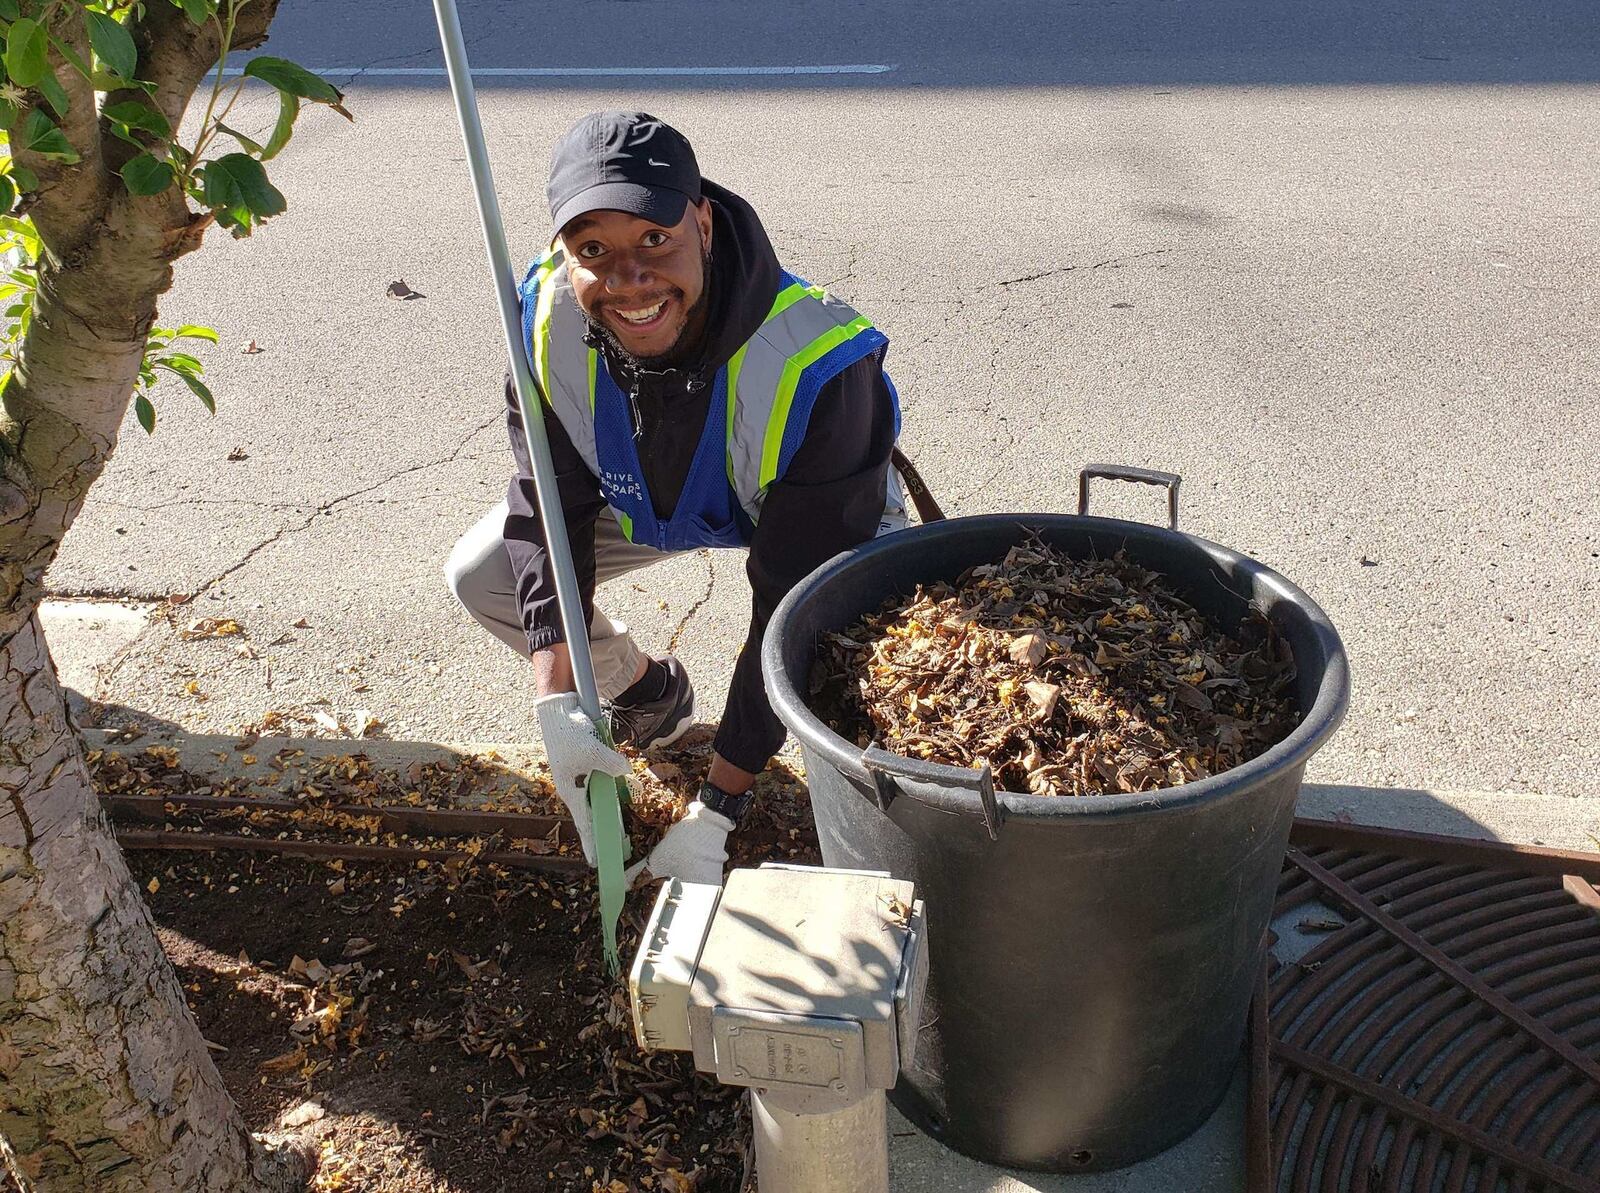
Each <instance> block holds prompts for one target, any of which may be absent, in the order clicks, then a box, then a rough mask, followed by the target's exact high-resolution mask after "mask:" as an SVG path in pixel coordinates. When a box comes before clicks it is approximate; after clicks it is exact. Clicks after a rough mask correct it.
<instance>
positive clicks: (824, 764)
mask: <svg viewBox="0 0 1600 1193" xmlns="http://www.w3.org/2000/svg"><path fill="white" fill-rule="evenodd" d="M1174 512H1175V511H1174ZM1174 520H1175V519H1174ZM1029 531H1032V532H1036V533H1038V534H1039V535H1040V536H1042V538H1043V539H1044V540H1045V541H1046V542H1048V543H1050V544H1052V545H1053V546H1055V547H1057V548H1059V549H1064V550H1065V551H1067V552H1068V553H1070V554H1071V555H1073V556H1075V557H1080V558H1081V557H1087V556H1089V555H1090V554H1091V553H1093V554H1095V555H1099V556H1102V557H1103V556H1108V555H1111V554H1113V553H1115V552H1116V551H1119V550H1126V552H1127V554H1128V556H1129V558H1131V559H1134V560H1136V561H1137V562H1139V563H1141V564H1143V565H1145V566H1146V567H1149V568H1151V569H1153V570H1155V571H1158V572H1160V573H1162V574H1163V575H1164V576H1165V577H1166V578H1167V579H1168V580H1169V581H1170V582H1171V583H1172V584H1173V585H1174V586H1175V587H1176V588H1177V589H1178V590H1179V591H1180V592H1182V593H1183V594H1184V595H1185V596H1186V597H1187V598H1188V599H1189V600H1190V601H1191V602H1193V603H1194V604H1195V605H1196V606H1197V607H1198V608H1200V609H1201V610H1203V611H1204V612H1206V613H1207V614H1209V615H1210V616H1211V617H1212V618H1214V619H1215V620H1216V621H1217V623H1218V624H1220V625H1222V626H1224V627H1229V628H1231V627H1234V626H1237V625H1238V624H1239V621H1240V619H1241V617H1242V616H1243V615H1244V613H1245V611H1246V609H1247V607H1248V606H1251V605H1253V606H1254V607H1255V608H1257V609H1259V610H1261V611H1262V612H1264V613H1265V614H1266V615H1267V616H1268V617H1269V618H1270V619H1271V620H1272V621H1273V622H1274V623H1275V624H1276V625H1277V627H1278V628H1279V630H1280V631H1281V632H1282V634H1283V635H1284V637H1285V639H1286V640H1287V642H1288V644H1289V647H1290V649H1291V650H1292V651H1293V653H1294V659H1295V664H1296V671H1297V680H1296V688H1295V692H1296V699H1297V702H1298V705H1299V709H1300V712H1301V714H1302V720H1301V722H1300V724H1299V725H1298V727H1297V728H1296V729H1295V730H1294V732H1293V733H1292V734H1290V736H1289V737H1288V738H1287V739H1285V740H1284V741H1282V742H1280V743H1279V744H1278V745H1277V746H1275V747H1273V748H1272V749H1271V750H1270V751H1268V752H1267V753H1266V754H1263V755H1262V756H1260V757H1259V758H1256V759H1254V760H1253V761H1251V762H1249V763H1246V764H1245V765H1243V766H1240V767H1237V768H1235V769H1234V770H1231V771H1228V772H1226V773H1224V774H1222V775H1218V776H1216V777H1214V778H1210V779H1206V780H1203V781H1200V782H1195V783H1188V784H1185V785H1183V786H1180V787H1173V788H1168V789H1166V790H1163V791H1157V792H1151V793H1147V794H1131V795H1105V796H1092V797H1082V798H1075V797H1067V798H1048V797H1041V796H1033V795H1015V794H1009V793H1004V792H1002V793H999V794H994V793H992V791H985V790H981V787H982V785H981V784H980V783H979V781H978V775H977V773H976V772H973V771H969V770H965V769H960V768H954V767H943V766H936V765H932V764H929V763H925V762H921V761H918V760H910V759H905V758H901V757H897V756H893V755H889V754H885V753H883V752H881V751H877V750H869V751H863V750H862V749H861V748H860V747H858V746H856V745H854V744H852V743H850V742H847V741H845V740H844V739H842V738H841V737H839V736H838V735H837V734H835V733H834V732H832V731H831V730H830V729H828V728H827V726H825V725H824V724H823V723H822V722H821V721H820V720H818V719H817V718H816V717H815V716H814V715H813V714H812V712H811V711H810V709H809V708H808V707H807V705H806V694H807V693H808V692H809V677H810V671H811V666H812V662H813V659H814V657H815V652H816V645H817V641H818V637H819V635H821V634H823V633H826V632H829V631H837V630H842V629H844V628H845V627H847V626H848V625H850V624H851V623H853V622H854V621H855V620H856V619H857V618H858V617H860V615H861V614H863V613H865V612H867V611H870V610H875V609H877V608H878V607H879V606H880V605H881V603H882V602H883V601H884V600H885V599H887V598H888V597H890V596H892V595H895V594H901V593H909V592H910V591H912V589H913V588H914V587H915V586H916V585H917V584H918V583H929V582H932V581H937V580H953V579H955V578H956V577H957V576H958V575H960V573H961V572H963V571H964V570H966V569H967V568H968V567H971V566H973V565H975V564H980V563H992V562H995V561H997V560H1000V559H1002V558H1004V556H1005V554H1006V551H1007V550H1008V549H1009V548H1010V547H1012V546H1013V545H1015V544H1017V543H1020V542H1022V541H1023V540H1024V537H1025V535H1026V534H1027V533H1028V532H1029ZM762 668H763V671H764V673H765V676H766V685H767V692H768V694H769V695H770V696H771V699H772V704H773V707H774V708H775V709H776V710H777V713H778V715H779V716H780V717H781V718H782V719H783V722H784V724H786V725H787V726H788V727H789V730H790V731H791V732H792V733H793V734H794V735H795V736H796V737H797V738H798V739H799V741H800V745H801V748H802V750H803V753H804V756H805V764H806V773H807V779H808V782H809V786H810V789H811V800H812V806H813V809H814V811H815V815H816V821H817V828H818V831H819V833H820V835H821V839H822V854H823V858H824V859H825V861H826V862H827V864H828V865H830V866H844V867H853V868H864V869H882V870H888V871H890V872H891V873H893V874H894V875H895V876H897V877H904V878H912V879H915V880H916V882H917V885H918V891H919V894H920V895H921V896H922V897H923V898H924V899H925V900H926V903H927V914H928V940H929V951H930V959H931V964H930V972H929V991H928V1002H927V1005H926V1006H925V1009H924V1012H923V1019H922V1023H923V1026H922V1031H921V1033H920V1035H919V1037H918V1046H917V1051H916V1054H915V1056H914V1058H913V1059H912V1062H911V1064H910V1066H909V1067H907V1068H905V1069H904V1071H903V1072H902V1075H901V1080H900V1085H899V1087H898V1088H897V1089H896V1090H895V1091H894V1094H893V1095H892V1096H893V1101H894V1104H895V1105H896V1106H897V1107H898V1108H899V1109H900V1110H901V1111H902V1112H903V1113H905V1114H906V1115H907V1116H908V1117H910V1118H911V1119H912V1120H913V1121H914V1122H916V1123H917V1124H918V1125H919V1126H921V1127H922V1128H923V1129H924V1130H927V1131H929V1132H930V1133H932V1134H934V1135H935V1136H936V1137H938V1138H940V1139H942V1140H944V1141H945V1142H946V1143H948V1144H949V1145H951V1146H952V1147H955V1148H956V1149H958V1150H959V1151H962V1152H965V1153H966V1154H968V1155H970V1156H973V1157H976V1158H978V1159H980V1160H984V1161H987V1162H990V1163H996V1164H1005V1165H1010V1166H1014V1167H1020V1168H1029V1169H1036V1170H1045V1171H1091V1170H1099V1169H1108V1168H1119V1167H1122V1166H1124V1165H1127V1164H1131V1163H1134V1162H1135V1161H1138V1160H1141V1159H1143V1158H1145V1157H1147V1156H1151V1155H1154V1154H1155V1153H1157V1152H1159V1151H1162V1150H1164V1149H1165V1148H1167V1147H1170V1146H1171V1145H1172V1144H1174V1143H1176V1142H1178V1141H1179V1140H1181V1139H1183V1138H1184V1137H1185V1136H1187V1135H1188V1134H1190V1133H1191V1132H1192V1131H1194V1130H1195V1128H1197V1127H1198V1126H1199V1125H1200V1124H1201V1123H1202V1122H1204V1121H1205V1119H1206V1118H1207V1117H1208V1116H1209V1115H1210V1113H1211V1111H1212V1110H1213V1109H1214V1108H1215V1107H1216V1105H1217V1104H1218V1102H1219V1101H1220V1100H1221V1099H1222V1096H1223V1094H1224V1093H1225V1092H1226V1090H1227V1087H1228V1083H1229V1080H1230V1078H1231V1076H1232V1074H1233V1071H1234V1068H1235V1065H1236V1062H1237V1060H1238V1057H1239V1055H1240V1049H1241V1045H1242V1042H1243V1038H1244V1031H1245V1021H1246V1017H1247V1013H1248V1009H1249V1003H1250V996H1251V990H1252V984H1253V981H1254V979H1255V976H1256V973H1257V970H1258V967H1259V965H1260V964H1261V961H1262V950H1263V947H1264V945H1263V936H1264V932H1265V929H1266V927H1267V923H1268V920H1269V918H1270V912H1271V907H1272V900H1273V895H1274V891H1275V889H1276V885H1277V880H1278V872H1279V868H1280V866H1281V865H1282V861H1283V855H1284V850H1285V848H1286V847H1287V844H1288V838H1289V828H1290V824H1291V822H1292V821H1293V818H1294V804H1295V794H1296V792H1297V790H1298V789H1299V786H1300V776H1301V773H1302V771H1303V770H1304V768H1305V764H1306V761H1307V759H1309V758H1310V757H1311V755H1312V753H1313V752H1315V751H1316V749H1317V748H1318V747H1319V746H1320V745H1322V743H1323V742H1324V741H1326V740H1327V738H1328V736H1329V735H1330V734H1331V733H1332V732H1333V731H1334V729H1335V728H1337V726H1338V724H1339V722H1340V720H1341V719H1342V718H1343V716H1344V711H1345V706H1346V703H1347V701H1348V697H1349V680H1348V675H1347V670H1346V663H1345V655H1344V648H1343V646H1342V645H1341V643H1340V641H1339V637H1338V635H1337V634H1336V633H1335V632H1334V629H1333V627H1332V625H1330V624H1329V622H1328V620H1327V618H1326V616H1324V614H1323V613H1322V611H1321V610H1320V609H1319V608H1318V607H1317V606H1316V605H1315V604H1314V603H1313V602H1312V601H1311V600H1310V599H1309V598H1308V597H1307V596H1306V595H1305V594H1304V593H1303V592H1301V591H1300V590H1299V589H1298V588H1296V587H1295V586H1294V585H1292V584H1290V583H1289V582H1288V581H1287V580H1285V579H1284V578H1283V577H1282V576H1280V575H1278V574H1277V573H1276V572H1274V571H1272V570H1271V569H1269V568H1267V567H1265V566H1263V565H1261V564H1259V563H1257V562H1255V561H1254V560H1251V559H1248V558H1246V557H1244V556H1242V555H1239V554H1236V553H1235V552H1233V551H1229V550H1227V549H1226V548H1224V547H1219V546H1217V545H1216V544H1214V543H1209V542H1206V541H1204V540H1202V539H1198V538H1195V537H1193V536H1191V535H1187V534H1182V533H1179V532H1178V531H1176V530H1168V529H1163V528H1158V527H1154V526H1147V525H1144V524H1141V523H1136V522H1125V521H1120V520H1116V519H1109V518H1097V517H1083V516H1077V517H1074V516H1069V515H1048V514H1016V515H999V516H987V517H978V518H957V519H952V520H950V521H946V522H938V523H935V524H932V525H929V526H923V527H916V528H912V529H909V530H905V531H902V532H899V533H896V534H892V535H889V536H887V537H885V538H881V539H879V540H877V541H876V542H873V543H870V544H868V545H866V546H864V547H862V548H861V549H859V550H857V551H854V552H851V553H849V554H846V555H842V556H840V557H838V558H837V559H834V560H833V561H832V562H830V563H828V564H825V565H824V566H823V567H821V568H819V569H818V570H817V571H816V572H814V573H812V574H811V575H810V576H809V577H807V578H806V579H805V580H804V581H802V582H801V583H800V584H799V585H798V586H797V587H796V588H795V589H794V591H793V592H792V593H791V594H790V595H789V597H788V598H787V599H786V600H785V601H784V602H783V603H782V605H780V606H779V608H778V610H777V612H776V613H775V614H774V616H773V618H772V622H771V624H770V626H769V627H768V629H767V634H766V643H765V646H764V647H763V650H762Z"/></svg>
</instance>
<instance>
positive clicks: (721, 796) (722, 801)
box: [700, 779, 756, 828]
mask: <svg viewBox="0 0 1600 1193" xmlns="http://www.w3.org/2000/svg"><path fill="white" fill-rule="evenodd" d="M755 798H756V797H755V793H754V792H751V791H746V792H745V793H744V794H743V795H734V794H733V793H732V792H729V791H724V790H723V789H722V788H720V787H718V786H717V785H716V784H715V783H713V782H712V781H711V780H710V779H707V780H706V781H705V782H704V783H702V784H700V802H701V804H703V805H704V806H705V807H707V808H710V809H711V810H712V811H713V812H716V813H719V814H720V815H723V816H726V817H727V818H728V819H729V820H731V821H733V823H734V827H736V828H737V827H738V824H739V821H740V820H741V819H743V817H744V813H745V809H746V808H748V807H749V806H750V805H751V804H752V803H753V802H754V801H755Z"/></svg>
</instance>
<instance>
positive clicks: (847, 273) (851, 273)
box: [822, 244, 861, 290]
mask: <svg viewBox="0 0 1600 1193" xmlns="http://www.w3.org/2000/svg"><path fill="white" fill-rule="evenodd" d="M860 257H861V246H860V245H859V244H851V246H850V259H849V260H848V261H846V262H845V266H844V272H843V273H841V274H840V275H839V276H838V277H836V278H833V279H832V280H831V281H826V282H823V283H822V288H823V289H824V290H831V289H833V287H835V286H837V285H839V283H841V282H848V281H851V280H853V279H854V278H855V276H856V262H857V261H858V260H859V259H860Z"/></svg>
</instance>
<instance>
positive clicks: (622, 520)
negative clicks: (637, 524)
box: [613, 507, 633, 543]
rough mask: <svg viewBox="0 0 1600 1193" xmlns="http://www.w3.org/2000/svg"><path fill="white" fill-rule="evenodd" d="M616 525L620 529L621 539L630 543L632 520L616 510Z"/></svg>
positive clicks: (631, 540) (631, 539) (631, 538)
mask: <svg viewBox="0 0 1600 1193" xmlns="http://www.w3.org/2000/svg"><path fill="white" fill-rule="evenodd" d="M613 508H614V507H613ZM617 523H618V525H620V526H621V527H622V537H623V538H625V539H627V540H628V541H629V542H630V543H631V542H633V519H632V518H630V517H628V515H627V514H625V513H623V512H622V511H621V510H617Z"/></svg>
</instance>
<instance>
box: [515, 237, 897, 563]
mask: <svg viewBox="0 0 1600 1193" xmlns="http://www.w3.org/2000/svg"><path fill="white" fill-rule="evenodd" d="M562 265H563V261H562V257H561V254H560V252H559V251H556V252H554V253H552V254H551V255H550V256H549V257H547V258H546V259H545V260H544V261H542V262H540V264H539V265H538V266H537V267H536V272H537V276H538V278H539V289H538V309H537V311H536V312H535V315H534V318H533V320H532V321H531V325H530V326H529V327H528V330H529V333H530V334H529V336H528V339H529V343H528V353H529V360H530V363H531V364H532V366H533V373H534V376H535V378H536V379H538V381H539V386H540V388H541V389H542V390H543V391H544V394H545V398H546V401H547V402H549V404H550V407H551V409H552V410H553V411H554V412H555V415H556V417H557V418H559V419H560V420H561V425H562V426H563V427H564V428H565V429H566V431H567V435H568V437H569V438H570V439H571V440H572V444H573V446H574V447H575V448H577V450H578V454H579V455H580V456H582V457H583V460H584V462H585V463H586V464H588V465H589V469H590V471H592V472H594V473H595V475H597V476H598V475H599V472H600V465H599V453H598V451H597V449H596V445H595V430H594V382H595V369H596V368H597V367H604V366H603V364H600V363H599V360H598V353H596V352H595V350H593V349H591V348H589V347H588V346H587V345H586V344H585V343H584V335H585V333H586V332H587V331H588V321H587V320H586V319H585V318H584V315H583V312H582V310H581V309H580V308H579V306H578V303H577V300H576V298H574V296H573V294H572V287H571V284H570V282H568V280H567V273H566V270H565V269H564V268H562ZM870 326H871V324H870V323H869V322H868V321H867V320H866V319H864V318H862V317H861V316H860V315H858V314H857V313H856V311H855V310H854V308H852V307H851V306H850V305H849V304H847V303H844V302H841V301H840V300H839V299H837V298H834V297H833V296H832V295H830V294H827V293H826V292H825V291H823V290H822V289H821V288H820V287H817V286H806V285H804V284H801V283H796V284H794V285H790V286H788V287H786V288H785V289H784V290H782V291H780V292H779V294H778V296H777V298H776V299H775V300H774V302H773V305H772V309H771V311H770V312H769V313H768V315H767V318H766V320H765V322H763V323H762V325H761V327H760V328H759V329H758V330H757V331H756V334H755V335H753V336H752V337H751V338H750V339H749V341H747V342H746V343H745V344H744V345H743V346H742V347H741V348H740V349H739V351H738V352H736V353H735V354H734V356H733V358H732V359H731V360H730V361H729V362H728V366H727V376H728V390H729V402H728V423H727V469H728V480H729V482H730V483H731V484H732V486H733V491H734V494H735V496H736V497H737V498H738V500H739V504H740V505H741V506H742V507H743V508H744V511H745V513H746V514H747V515H749V517H750V520H751V521H752V522H757V521H759V520H760V517H761V503H762V500H763V498H764V497H765V496H766V490H767V486H768V485H770V484H771V483H772V482H773V481H774V480H776V479H777V478H778V476H779V475H780V472H781V469H780V460H779V457H780V454H781V447H782V443H783V433H784V429H785V427H786V425H787V423H788V418H789V414H790V403H791V402H792V400H793V398H794V396H795V387H796V384H797V382H798V381H799V378H800V375H801V374H802V373H803V372H804V370H805V368H806V367H807V366H808V365H810V364H812V363H814V362H815V361H816V360H818V359H820V358H821V357H822V356H824V355H826V353H827V352H828V351H829V350H831V349H832V348H835V347H837V346H838V345H840V344H842V343H846V342H848V341H849V340H850V339H851V338H852V337H853V336H855V335H857V334H859V333H860V332H861V331H863V330H865V329H867V328H869V327H870ZM897 479H898V478H894V477H891V481H890V494H889V502H888V506H889V509H887V510H886V511H885V512H886V515H893V514H898V515H900V517H901V518H903V516H904V508H905V507H904V501H903V498H901V496H900V494H899V493H898V491H897V490H898V489H899V486H898V484H897V483H896V481H897ZM612 512H613V513H617V511H615V510H613V511H612ZM618 517H619V518H620V517H621V515H620V514H618ZM900 524H901V525H903V524H904V523H903V521H902V522H901V523H900ZM880 533H881V531H880Z"/></svg>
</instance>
